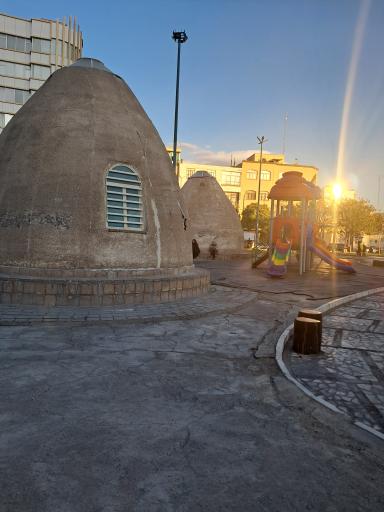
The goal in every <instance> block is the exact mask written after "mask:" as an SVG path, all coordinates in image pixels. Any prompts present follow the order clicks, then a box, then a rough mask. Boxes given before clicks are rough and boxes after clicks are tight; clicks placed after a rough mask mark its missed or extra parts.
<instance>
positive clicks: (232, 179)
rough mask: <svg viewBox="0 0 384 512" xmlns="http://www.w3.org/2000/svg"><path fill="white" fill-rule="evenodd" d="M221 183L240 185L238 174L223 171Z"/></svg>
mask: <svg viewBox="0 0 384 512" xmlns="http://www.w3.org/2000/svg"><path fill="white" fill-rule="evenodd" d="M223 185H240V174H239V173H229V172H224V173H223Z"/></svg>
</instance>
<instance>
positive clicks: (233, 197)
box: [225, 192, 240, 210]
mask: <svg viewBox="0 0 384 512" xmlns="http://www.w3.org/2000/svg"><path fill="white" fill-rule="evenodd" d="M225 195H226V196H227V197H228V199H229V200H230V201H231V203H232V205H233V207H234V208H235V210H238V209H239V199H240V194H239V192H225Z"/></svg>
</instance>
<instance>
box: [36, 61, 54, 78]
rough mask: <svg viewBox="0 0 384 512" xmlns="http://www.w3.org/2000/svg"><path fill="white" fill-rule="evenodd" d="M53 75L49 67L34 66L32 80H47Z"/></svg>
mask: <svg viewBox="0 0 384 512" xmlns="http://www.w3.org/2000/svg"><path fill="white" fill-rule="evenodd" d="M50 74H51V68H49V67H48V66H39V65H38V64H32V78H36V79H38V80H46V79H47V78H48V77H49V75H50Z"/></svg>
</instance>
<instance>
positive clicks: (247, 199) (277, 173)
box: [240, 153, 318, 211]
mask: <svg viewBox="0 0 384 512" xmlns="http://www.w3.org/2000/svg"><path fill="white" fill-rule="evenodd" d="M260 169H261V171H260ZM241 170H242V173H241V193H240V211H243V210H244V209H245V208H246V207H247V206H248V205H249V204H251V203H255V202H257V197H258V187H259V172H261V175H260V203H261V204H268V203H269V201H268V194H269V191H270V190H271V188H272V187H273V185H274V184H275V183H276V181H277V180H278V179H280V178H281V177H282V175H283V174H284V173H285V172H288V171H299V172H301V173H303V177H304V178H305V179H306V180H308V181H312V182H313V183H316V181H317V173H318V169H317V167H314V166H313V165H302V164H299V163H297V162H295V163H293V164H288V163H286V162H285V158H284V155H283V154H274V153H263V158H262V162H261V168H260V153H254V154H253V155H251V156H250V157H249V158H247V159H246V160H243V162H242V163H241Z"/></svg>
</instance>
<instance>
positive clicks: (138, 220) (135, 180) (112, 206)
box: [106, 164, 144, 231]
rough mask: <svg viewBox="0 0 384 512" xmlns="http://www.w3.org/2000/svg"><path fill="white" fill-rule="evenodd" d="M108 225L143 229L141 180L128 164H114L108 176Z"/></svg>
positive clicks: (117, 227) (127, 228)
mask: <svg viewBox="0 0 384 512" xmlns="http://www.w3.org/2000/svg"><path fill="white" fill-rule="evenodd" d="M106 188H107V227H108V228H111V229H123V230H125V231H143V230H144V216H143V200H142V186H141V180H140V177H139V175H138V174H137V172H135V171H134V170H133V169H131V168H130V167H128V166H127V165H122V164H118V165H114V166H113V167H112V168H111V169H109V171H108V173H107V176H106Z"/></svg>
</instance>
